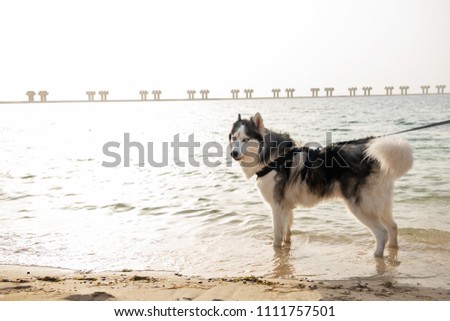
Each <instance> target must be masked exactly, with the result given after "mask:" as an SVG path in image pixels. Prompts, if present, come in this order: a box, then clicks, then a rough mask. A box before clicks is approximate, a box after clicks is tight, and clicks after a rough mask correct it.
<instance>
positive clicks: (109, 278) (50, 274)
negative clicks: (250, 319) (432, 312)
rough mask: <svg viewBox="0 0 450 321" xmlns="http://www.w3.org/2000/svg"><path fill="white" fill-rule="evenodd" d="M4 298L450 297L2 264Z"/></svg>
mask: <svg viewBox="0 0 450 321" xmlns="http://www.w3.org/2000/svg"><path fill="white" fill-rule="evenodd" d="M0 300H2V301H23V300H25V301H57V300H69V301H105V300H117V301H141V300H142V301H150V300H152V301H194V300H201V301H233V300H249V301H256V300H258V301H269V300H270V301H272V300H273V301H276V300H282V301H296V300H301V301H319V300H324V301H328V300H330V301H332V300H346V301H347V300H353V301H357V300H363V301H377V300H391V301H392V300H400V301H408V300H415V301H425V300H433V301H438V300H439V301H441V300H445V301H447V300H450V290H449V289H444V288H427V287H422V286H420V285H415V286H412V285H406V284H399V283H396V282H395V281H394V282H392V281H389V280H385V281H380V280H377V281H374V280H364V279H357V280H356V279H355V280H339V281H318V280H309V279H306V278H304V279H266V278H259V277H254V276H248V277H239V278H229V277H226V278H212V279H205V278H199V277H189V276H183V275H180V274H175V275H173V274H172V275H169V274H167V273H158V272H152V271H129V270H125V271H120V272H102V273H82V272H77V271H72V270H63V269H53V268H42V267H26V266H9V265H3V266H0Z"/></svg>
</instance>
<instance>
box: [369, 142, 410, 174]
mask: <svg viewBox="0 0 450 321" xmlns="http://www.w3.org/2000/svg"><path fill="white" fill-rule="evenodd" d="M366 155H367V156H368V157H370V158H373V159H376V160H377V161H378V162H379V163H380V169H381V172H382V173H383V174H384V175H387V176H389V177H391V178H394V179H396V178H399V177H401V176H403V175H405V174H406V173H407V172H408V171H409V170H410V169H411V167H412V164H413V149H412V147H411V145H410V144H409V143H408V142H407V141H406V140H404V139H401V138H398V137H378V138H375V139H373V140H371V141H370V142H369V144H368V147H367V149H366Z"/></svg>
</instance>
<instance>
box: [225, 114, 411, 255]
mask: <svg viewBox="0 0 450 321" xmlns="http://www.w3.org/2000/svg"><path fill="white" fill-rule="evenodd" d="M229 143H230V146H229V147H230V152H231V156H232V158H233V159H234V160H236V161H238V162H239V164H240V165H241V168H242V170H243V172H244V175H245V176H246V177H247V178H250V177H252V176H254V175H256V176H257V180H256V185H257V187H258V189H259V191H260V194H261V196H262V198H263V200H264V201H265V202H267V203H268V205H269V206H270V208H271V210H272V216H273V227H274V241H273V245H274V246H276V247H279V246H282V244H283V243H285V244H287V243H290V236H291V226H292V221H293V210H294V208H296V207H298V206H305V207H312V206H314V205H316V204H317V203H319V202H320V201H322V200H325V199H330V198H337V197H338V198H341V199H342V200H343V201H344V202H345V204H346V205H347V207H348V208H349V209H350V211H351V212H352V213H353V214H354V215H355V216H356V217H357V218H358V219H359V220H360V221H361V222H362V223H363V224H365V225H366V226H367V227H368V228H369V229H370V230H371V231H372V233H373V234H374V236H375V239H376V242H377V246H376V250H375V253H374V255H375V256H378V257H381V256H383V252H384V247H385V245H386V242H387V241H388V240H389V246H391V247H397V246H398V245H397V244H398V243H397V224H396V223H395V221H394V219H393V216H392V198H393V188H394V181H395V180H396V179H397V178H399V177H401V176H402V175H404V174H405V173H406V172H407V171H408V170H409V169H410V168H411V167H412V163H413V152H412V148H411V146H410V145H409V143H408V142H406V141H405V140H402V139H399V138H393V137H368V138H364V139H358V140H353V141H347V142H340V143H335V144H331V145H328V146H325V147H323V148H309V147H305V146H303V147H300V146H297V145H296V144H295V142H294V141H293V140H292V139H291V138H290V137H289V135H288V134H284V133H276V132H273V131H271V130H268V129H267V128H265V127H264V123H263V119H262V117H261V115H260V114H259V113H256V115H255V116H253V117H251V118H250V119H241V115H239V116H238V120H237V121H236V122H235V123H234V124H233V126H232V129H231V132H230V135H229Z"/></svg>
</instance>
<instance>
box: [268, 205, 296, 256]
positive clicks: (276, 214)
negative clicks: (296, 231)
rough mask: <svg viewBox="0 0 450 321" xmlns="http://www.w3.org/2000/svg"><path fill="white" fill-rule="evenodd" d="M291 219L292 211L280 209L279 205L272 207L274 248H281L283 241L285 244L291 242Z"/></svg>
mask: <svg viewBox="0 0 450 321" xmlns="http://www.w3.org/2000/svg"><path fill="white" fill-rule="evenodd" d="M293 217H294V213H293V210H292V209H290V208H285V207H282V206H280V205H279V204H277V205H274V206H272V218H273V246H274V247H281V245H282V244H283V241H284V243H286V244H287V243H290V242H291V226H292V222H293Z"/></svg>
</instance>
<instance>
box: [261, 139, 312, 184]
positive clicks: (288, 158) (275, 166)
mask: <svg viewBox="0 0 450 321" xmlns="http://www.w3.org/2000/svg"><path fill="white" fill-rule="evenodd" d="M320 150H321V148H309V147H306V146H304V147H298V148H293V149H291V150H289V151H288V152H287V153H286V154H284V155H283V156H280V157H278V158H277V159H275V160H274V161H272V162H270V163H269V164H267V165H266V166H265V167H263V168H262V169H261V170H259V171H257V172H256V176H257V177H256V179H258V178H260V177H264V176H266V175H267V174H269V173H270V172H271V171H273V170H275V171H277V172H284V173H285V175H286V177H288V178H289V173H290V169H291V168H292V163H293V161H294V155H295V154H298V153H308V157H307V159H306V161H305V163H304V169H305V171H303V170H302V172H301V176H302V179H305V176H306V173H307V170H308V169H309V168H310V167H311V165H312V163H313V162H314V161H315V160H316V159H317V155H318V153H319V152H320Z"/></svg>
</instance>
